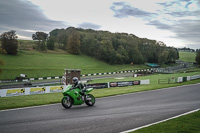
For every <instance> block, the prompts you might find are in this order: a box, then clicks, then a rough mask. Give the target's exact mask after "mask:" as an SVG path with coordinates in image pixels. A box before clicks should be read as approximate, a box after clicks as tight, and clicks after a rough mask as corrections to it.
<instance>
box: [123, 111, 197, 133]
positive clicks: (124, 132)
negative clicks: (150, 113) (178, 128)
mask: <svg viewBox="0 0 200 133" xmlns="http://www.w3.org/2000/svg"><path fill="white" fill-rule="evenodd" d="M199 110H200V108H199V109H195V110H192V111H189V112H186V113H183V114H180V115H177V116H174V117H170V118H167V119H164V120H161V121H158V122H154V123H151V124H148V125H144V126H141V127H137V128H134V129H131V130H127V131H123V132H120V133H129V132H133V131H136V130H139V129H142V128H145V127H149V126H152V125H155V124H158V123H162V122H165V121H168V120H171V119H175V118H178V117H181V116H184V115H188V114H191V113H194V112H197V111H199Z"/></svg>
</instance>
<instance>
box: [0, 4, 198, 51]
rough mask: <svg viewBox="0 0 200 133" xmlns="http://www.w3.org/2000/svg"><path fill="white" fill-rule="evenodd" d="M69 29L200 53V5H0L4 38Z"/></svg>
mask: <svg viewBox="0 0 200 133" xmlns="http://www.w3.org/2000/svg"><path fill="white" fill-rule="evenodd" d="M69 26H73V27H77V28H78V27H79V28H85V29H87V28H90V29H94V30H106V31H110V32H113V33H114V32H126V33H129V34H134V35H136V36H138V37H141V38H148V39H154V40H157V41H162V42H164V43H165V44H166V45H167V46H174V47H190V48H194V49H197V48H198V49H199V48H200V0H123V1H122V0H121V1H120V0H0V33H3V32H6V31H10V30H16V33H17V35H18V38H20V39H32V38H31V37H32V34H33V33H35V32H37V31H43V32H46V33H49V32H50V31H51V30H53V29H55V28H67V27H69Z"/></svg>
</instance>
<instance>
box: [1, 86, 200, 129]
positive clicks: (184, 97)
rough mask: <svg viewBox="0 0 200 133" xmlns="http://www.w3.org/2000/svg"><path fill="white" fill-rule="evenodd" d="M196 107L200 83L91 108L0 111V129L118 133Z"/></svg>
mask: <svg viewBox="0 0 200 133" xmlns="http://www.w3.org/2000/svg"><path fill="white" fill-rule="evenodd" d="M61 99H62V97H61ZM198 108H200V84H195V85H187V86H181V87H173V88H165V89H160V90H155V91H146V92H139V93H132V94H125V95H120V96H113V97H106V98H98V99H96V104H95V106H94V107H88V106H86V105H82V106H73V107H72V108H71V109H68V110H67V109H64V108H63V107H62V105H61V104H54V105H47V106H40V107H33V108H24V109H17V110H7V111H0V132H1V133H8V132H9V133H40V132H48V133H60V132H62V133H80V132H81V133H118V132H122V131H126V130H130V129H133V128H137V127H140V126H143V125H147V124H150V123H154V122H157V121H160V120H164V119H167V118H170V117H173V116H176V115H179V114H182V113H185V112H188V111H191V110H195V109H198Z"/></svg>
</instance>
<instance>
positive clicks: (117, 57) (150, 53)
mask: <svg viewBox="0 0 200 133" xmlns="http://www.w3.org/2000/svg"><path fill="white" fill-rule="evenodd" d="M32 39H33V40H38V43H37V50H39V51H44V50H46V49H50V50H54V49H55V44H59V48H61V49H64V50H66V51H67V52H69V53H71V54H84V55H88V56H91V57H94V58H96V59H99V60H102V61H105V62H107V63H110V64H143V63H145V62H150V63H158V64H164V63H171V62H174V61H175V60H177V59H179V52H178V49H176V48H174V47H167V46H166V45H165V44H164V43H163V42H158V41H156V40H150V39H147V38H139V37H137V36H135V35H133V34H127V33H111V32H109V31H96V30H92V29H81V28H74V27H69V28H67V29H54V30H52V31H51V32H50V33H49V34H47V33H44V32H39V31H38V32H36V33H35V34H33V35H32ZM0 40H1V46H0V52H1V53H4V54H11V55H16V54H17V48H18V41H17V36H16V33H15V31H13V30H11V31H8V32H5V33H3V34H1V35H0ZM199 60H200V52H199V50H198V51H197V56H196V61H197V62H199V63H200V61H199Z"/></svg>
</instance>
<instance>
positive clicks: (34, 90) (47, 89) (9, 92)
mask: <svg viewBox="0 0 200 133" xmlns="http://www.w3.org/2000/svg"><path fill="white" fill-rule="evenodd" d="M113 83H114V84H116V86H110V85H111V84H112V85H114V84H113ZM140 84H150V81H149V79H148V80H140V81H121V82H109V83H96V84H86V86H87V87H92V88H94V89H100V88H110V87H121V86H131V85H140ZM65 87H67V86H66V85H61V86H43V87H31V88H30V87H29V88H28V87H27V88H14V89H2V90H0V97H11V96H23V95H34V94H45V93H54V92H62V91H63V88H65Z"/></svg>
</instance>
